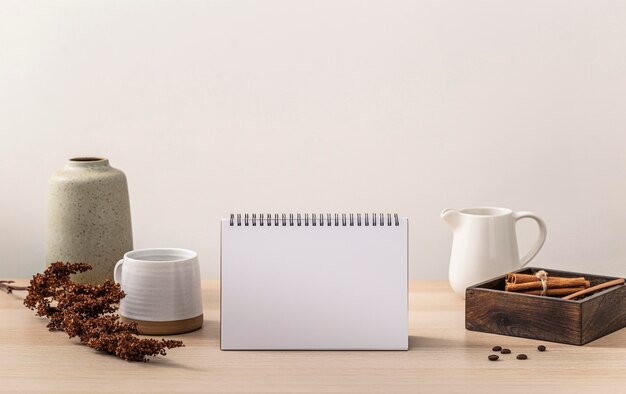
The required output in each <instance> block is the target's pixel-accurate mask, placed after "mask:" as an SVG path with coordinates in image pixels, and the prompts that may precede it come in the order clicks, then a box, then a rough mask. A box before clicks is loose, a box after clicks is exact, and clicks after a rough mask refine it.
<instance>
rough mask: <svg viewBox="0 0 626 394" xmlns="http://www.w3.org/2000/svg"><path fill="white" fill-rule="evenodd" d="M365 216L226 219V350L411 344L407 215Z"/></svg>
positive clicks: (223, 260)
mask: <svg viewBox="0 0 626 394" xmlns="http://www.w3.org/2000/svg"><path fill="white" fill-rule="evenodd" d="M369 219H370V220H369V225H367V226H366V225H365V222H364V221H361V225H360V226H359V225H357V223H356V221H355V222H354V223H353V225H350V223H349V222H347V223H346V224H345V225H343V223H342V222H341V220H340V222H339V226H335V221H334V218H333V220H331V223H330V224H331V225H330V226H329V225H328V224H329V223H328V222H327V221H324V223H323V224H324V225H323V226H320V224H321V223H320V222H319V220H318V221H317V225H316V226H313V225H312V222H311V221H307V222H306V223H307V224H308V225H305V223H304V220H302V221H301V224H300V225H299V226H298V225H297V224H296V223H295V222H294V223H293V225H291V224H290V221H287V222H286V225H284V224H283V221H282V220H279V221H278V226H276V225H275V224H276V222H275V221H274V220H272V221H271V223H270V224H271V226H268V225H267V224H268V223H267V222H266V221H263V224H264V225H263V226H261V225H260V220H259V219H254V221H252V220H249V221H248V222H247V225H246V223H245V222H243V221H241V223H240V225H238V223H237V221H234V222H232V219H231V220H228V219H224V220H222V251H221V280H222V282H221V347H222V349H224V350H228V349H320V350H322V349H363V350H365V349H379V350H383V349H388V350H406V349H408V320H407V270H408V264H407V262H408V261H407V260H408V240H407V238H408V220H407V219H406V218H398V221H397V225H396V221H395V218H394V219H393V220H392V225H391V226H389V225H388V224H389V223H388V222H387V220H385V223H384V226H380V221H379V222H378V225H377V226H373V225H372V221H371V216H370V218H369ZM385 219H387V216H385ZM231 223H232V225H231ZM253 224H255V225H253Z"/></svg>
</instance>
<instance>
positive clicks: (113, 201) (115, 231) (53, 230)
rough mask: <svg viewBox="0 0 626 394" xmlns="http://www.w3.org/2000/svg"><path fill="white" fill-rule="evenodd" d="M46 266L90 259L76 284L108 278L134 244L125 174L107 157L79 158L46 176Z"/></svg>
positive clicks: (76, 278) (110, 277)
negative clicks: (89, 265)
mask: <svg viewBox="0 0 626 394" xmlns="http://www.w3.org/2000/svg"><path fill="white" fill-rule="evenodd" d="M46 238H47V239H46V265H50V264H52V263H54V262H56V261H63V262H73V263H79V262H84V263H88V264H91V265H92V266H93V270H91V271H87V272H85V273H82V274H77V275H75V276H74V278H73V279H74V280H75V281H77V282H79V283H102V282H104V281H105V280H106V279H111V280H113V268H114V267H115V264H116V263H117V261H118V260H119V259H121V258H122V256H124V253H126V252H128V251H130V250H132V249H133V236H132V229H131V220H130V204H129V201H128V186H127V183H126V176H125V175H124V173H123V172H122V171H120V170H118V169H115V168H113V167H111V166H110V165H109V161H108V160H107V159H102V158H95V157H78V158H74V159H70V160H69V161H68V162H67V164H66V165H65V168H63V169H62V170H61V171H59V172H57V173H55V174H54V175H52V177H51V178H50V183H49V188H48V229H47V234H46Z"/></svg>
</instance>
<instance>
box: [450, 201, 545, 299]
mask: <svg viewBox="0 0 626 394" xmlns="http://www.w3.org/2000/svg"><path fill="white" fill-rule="evenodd" d="M441 218H442V219H443V220H444V221H445V222H446V223H448V225H449V226H450V227H451V228H452V231H453V233H454V238H453V241H452V253H451V255H450V270H449V276H448V278H449V280H450V286H452V289H453V290H454V292H455V293H457V294H458V295H459V296H461V297H463V298H465V289H466V288H467V287H469V286H472V285H474V284H476V283H479V282H482V281H484V280H487V279H490V278H493V277H495V276H498V275H502V274H505V273H507V272H511V271H514V270H517V269H519V268H521V267H523V266H525V265H526V264H528V262H529V261H530V260H532V258H533V257H535V255H536V254H537V253H538V252H539V250H540V249H541V247H542V246H543V243H544V242H545V240H546V224H545V222H544V221H543V219H541V218H540V217H539V216H537V215H535V214H534V213H532V212H526V211H520V212H513V211H512V210H510V209H507V208H493V207H476V208H465V209H460V210H455V209H444V210H443V211H442V212H441ZM523 218H531V219H534V220H535V221H536V222H537V224H538V225H539V239H538V240H537V242H536V243H535V246H534V247H533V248H532V249H531V250H530V251H529V252H528V253H527V254H526V256H524V257H523V258H522V259H521V260H520V258H519V251H518V249H517V234H516V232H515V224H516V223H517V221H518V220H520V219H523Z"/></svg>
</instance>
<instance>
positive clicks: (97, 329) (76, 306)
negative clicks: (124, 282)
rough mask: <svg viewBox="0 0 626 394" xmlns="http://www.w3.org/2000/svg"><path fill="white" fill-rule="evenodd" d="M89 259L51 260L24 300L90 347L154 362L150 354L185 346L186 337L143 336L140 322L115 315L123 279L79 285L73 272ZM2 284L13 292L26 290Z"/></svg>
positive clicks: (86, 267) (52, 328) (51, 326)
mask: <svg viewBox="0 0 626 394" xmlns="http://www.w3.org/2000/svg"><path fill="white" fill-rule="evenodd" d="M90 269H91V266H90V265H89V264H85V263H62V262H57V263H54V264H51V265H50V267H48V268H47V269H46V270H45V271H44V272H43V273H40V274H36V275H35V276H33V279H32V280H31V281H30V286H28V287H26V288H25V289H27V290H28V295H27V296H26V298H25V299H24V305H25V306H26V307H27V308H29V309H32V310H34V311H36V312H37V313H36V314H37V316H42V317H47V318H49V319H50V322H49V323H48V328H49V329H50V331H57V330H58V331H65V333H67V334H68V335H69V337H70V338H74V337H78V338H80V340H81V341H82V342H84V343H85V344H87V345H88V346H90V347H92V348H94V349H97V350H102V351H105V352H107V353H110V354H113V355H115V356H117V357H120V358H122V359H124V360H128V361H148V359H147V357H148V356H156V355H165V354H166V352H165V349H172V348H176V347H182V346H184V345H183V343H182V341H176V340H166V339H161V340H156V339H147V338H139V337H137V333H138V331H137V325H136V324H135V323H131V324H128V323H123V322H120V321H119V317H118V316H117V315H116V314H113V313H114V312H115V311H117V309H118V306H117V305H118V304H119V301H120V300H121V299H122V298H124V292H123V291H122V289H121V287H120V285H119V284H115V283H113V282H111V281H105V282H104V283H102V284H99V285H90V284H78V283H75V282H73V281H71V280H70V275H71V274H75V273H79V272H85V271H87V270H90ZM8 283H11V282H8V281H1V282H0V284H1V285H3V286H2V287H3V288H6V289H7V291H8V292H11V290H25V289H22V288H17V287H18V286H11V287H9V285H8Z"/></svg>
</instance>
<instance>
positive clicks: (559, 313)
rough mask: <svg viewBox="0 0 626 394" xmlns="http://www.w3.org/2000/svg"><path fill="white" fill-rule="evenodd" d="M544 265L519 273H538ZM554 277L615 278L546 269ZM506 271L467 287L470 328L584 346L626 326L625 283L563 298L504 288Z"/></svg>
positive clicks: (593, 280) (593, 282)
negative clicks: (587, 293)
mask: <svg viewBox="0 0 626 394" xmlns="http://www.w3.org/2000/svg"><path fill="white" fill-rule="evenodd" d="M540 269H541V268H524V269H521V270H518V271H515V272H519V273H524V274H534V273H535V272H537V271H539V270H540ZM545 270H546V271H547V272H548V274H549V275H551V276H561V277H579V276H584V277H585V278H587V280H589V281H591V286H595V285H597V284H600V283H603V282H607V281H609V280H613V279H617V278H614V277H608V276H600V275H591V274H581V273H577V272H568V271H558V270H553V269H545ZM504 282H505V276H504V275H502V276H499V277H497V278H493V279H490V280H488V281H485V282H482V283H479V284H477V285H474V286H471V287H468V288H467V290H466V293H465V328H466V329H468V330H472V331H482V332H489V333H492V334H502V335H510V336H515V337H522V338H531V339H540V340H542V341H551V342H559V343H567V344H571V345H584V344H586V343H589V342H591V341H593V340H596V339H598V338H600V337H603V336H604V335H607V334H610V333H612V332H613V331H617V330H619V329H621V328H624V327H626V286H625V285H619V286H615V287H612V288H609V289H605V290H603V291H600V292H598V293H595V294H593V295H590V296H588V297H586V298H583V299H581V300H562V299H560V298H554V297H542V296H536V295H529V294H520V293H512V292H505V291H504Z"/></svg>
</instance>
